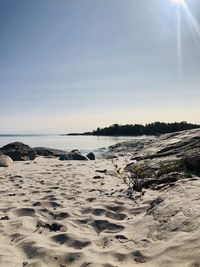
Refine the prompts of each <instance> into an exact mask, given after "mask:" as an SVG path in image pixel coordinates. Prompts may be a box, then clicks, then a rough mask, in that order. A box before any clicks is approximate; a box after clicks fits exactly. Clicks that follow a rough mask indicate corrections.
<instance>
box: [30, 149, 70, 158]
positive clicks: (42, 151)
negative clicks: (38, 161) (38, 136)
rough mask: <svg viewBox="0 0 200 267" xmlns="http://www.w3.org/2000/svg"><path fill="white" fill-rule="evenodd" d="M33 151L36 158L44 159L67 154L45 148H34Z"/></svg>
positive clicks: (62, 151)
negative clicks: (42, 157)
mask: <svg viewBox="0 0 200 267" xmlns="http://www.w3.org/2000/svg"><path fill="white" fill-rule="evenodd" d="M34 150H35V151H36V153H37V155H38V156H44V157H50V156H52V157H61V156H62V155H65V154H67V152H66V151H64V150H59V149H52V148H47V147H35V148H34Z"/></svg>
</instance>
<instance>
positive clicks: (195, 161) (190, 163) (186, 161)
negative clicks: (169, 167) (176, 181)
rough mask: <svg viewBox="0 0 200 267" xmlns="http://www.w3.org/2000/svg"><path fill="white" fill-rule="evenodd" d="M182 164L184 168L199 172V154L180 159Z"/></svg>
mask: <svg viewBox="0 0 200 267" xmlns="http://www.w3.org/2000/svg"><path fill="white" fill-rule="evenodd" d="M181 163H182V165H183V166H184V167H185V168H186V170H188V171H191V172H197V173H200V155H198V154H197V155H190V156H186V157H183V158H182V159H181Z"/></svg>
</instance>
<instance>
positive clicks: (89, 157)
mask: <svg viewBox="0 0 200 267" xmlns="http://www.w3.org/2000/svg"><path fill="white" fill-rule="evenodd" d="M86 157H87V158H88V159H90V160H95V154H94V153H92V152H90V153H88V154H87V155H86Z"/></svg>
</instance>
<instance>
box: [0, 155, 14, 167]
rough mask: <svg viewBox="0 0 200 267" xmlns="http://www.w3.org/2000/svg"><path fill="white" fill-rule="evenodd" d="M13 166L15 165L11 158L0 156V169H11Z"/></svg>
mask: <svg viewBox="0 0 200 267" xmlns="http://www.w3.org/2000/svg"><path fill="white" fill-rule="evenodd" d="M11 164H13V160H12V159H11V158H10V157H8V156H6V155H0V167H9V166H10V165H11Z"/></svg>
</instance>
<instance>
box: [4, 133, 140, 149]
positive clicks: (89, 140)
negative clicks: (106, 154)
mask: <svg viewBox="0 0 200 267" xmlns="http://www.w3.org/2000/svg"><path fill="white" fill-rule="evenodd" d="M143 138H145V137H144V136H142V137H107V136H59V135H34V136H33V135H32V136H31V135H29V136H28V135H20V136H19V135H12V136H2V135H0V147H2V146H4V145H6V144H8V143H11V142H15V141H19V142H23V143H25V144H27V145H29V146H31V147H36V146H44V147H50V148H57V149H64V150H68V151H70V150H72V149H79V150H80V151H82V152H88V151H94V150H96V149H99V148H105V147H108V146H110V145H113V144H116V143H118V142H121V141H129V140H137V139H143Z"/></svg>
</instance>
